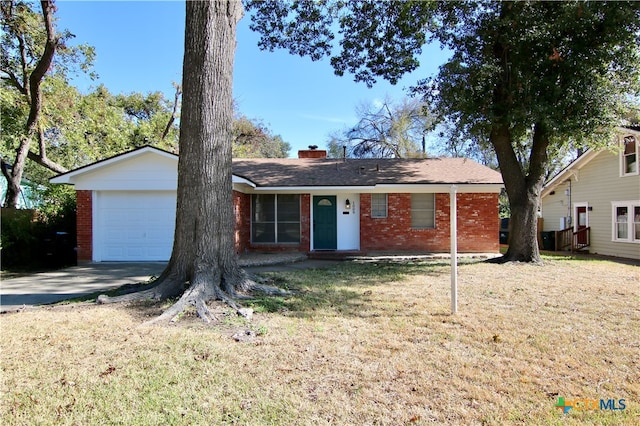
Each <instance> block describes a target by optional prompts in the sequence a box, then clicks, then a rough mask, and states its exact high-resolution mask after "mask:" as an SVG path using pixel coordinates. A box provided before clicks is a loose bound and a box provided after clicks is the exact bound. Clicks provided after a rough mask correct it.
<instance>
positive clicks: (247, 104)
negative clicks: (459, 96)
mask: <svg viewBox="0 0 640 426" xmlns="http://www.w3.org/2000/svg"><path fill="white" fill-rule="evenodd" d="M56 4H57V7H58V12H57V17H58V24H57V26H58V29H59V30H62V29H68V30H69V31H71V33H73V34H75V35H76V38H75V39H74V42H75V43H87V44H90V45H92V46H94V47H95V49H96V61H95V67H94V70H95V71H96V72H97V73H98V75H99V79H98V80H97V81H94V82H87V81H80V80H78V81H76V85H77V86H78V87H79V88H80V89H81V90H82V91H85V92H86V91H87V90H89V88H90V87H91V86H97V85H98V84H100V83H102V84H104V85H105V86H106V87H107V88H108V89H109V90H110V91H111V92H112V93H130V92H142V93H147V92H154V91H162V92H164V93H165V94H166V96H167V98H169V99H173V93H174V89H173V87H172V82H174V81H175V82H178V83H179V82H180V81H181V76H182V54H183V50H184V48H183V43H184V13H185V12H184V9H185V5H184V1H138V2H129V1H105V2H102V1H68V0H58V2H57V3H56ZM257 41H258V35H257V34H254V33H253V32H252V31H251V30H250V29H249V18H248V17H246V16H245V18H243V19H242V20H241V21H240V24H239V26H238V44H237V48H236V59H235V70H234V98H235V99H236V102H237V104H238V107H239V110H240V112H241V113H243V114H244V115H246V116H247V117H249V118H255V119H260V120H262V121H263V122H264V123H265V124H267V125H268V127H269V128H270V129H271V130H272V131H273V133H274V134H279V135H281V136H282V138H283V139H284V140H285V141H287V142H289V143H290V144H291V147H292V149H291V153H290V156H293V157H295V156H296V155H297V151H298V150H299V149H305V148H306V147H307V146H308V145H318V146H319V147H321V148H324V147H325V146H326V143H327V140H328V134H329V133H331V132H332V131H336V130H340V129H342V128H344V127H346V126H353V125H354V124H355V123H356V122H357V118H356V114H355V108H356V106H357V105H359V104H361V103H365V102H379V101H381V100H383V99H384V98H385V97H391V98H392V99H398V100H399V99H401V98H402V97H403V96H405V91H404V89H406V88H408V87H409V86H411V85H412V84H414V83H415V82H416V81H417V80H419V79H420V78H424V77H427V76H429V75H432V74H434V73H436V72H437V69H438V66H439V65H440V64H441V63H443V61H444V60H445V59H446V55H445V54H443V53H442V52H441V51H440V49H439V46H437V45H433V46H428V47H426V48H425V52H424V53H423V55H422V57H421V66H420V68H419V69H418V70H417V71H416V72H414V73H413V74H411V75H407V76H405V77H404V78H403V79H402V80H401V81H400V82H399V83H398V84H397V85H395V86H392V85H390V84H389V83H387V82H385V81H379V82H378V83H377V84H376V85H375V86H374V87H373V88H371V89H369V88H367V87H366V86H365V85H364V84H362V83H355V82H353V76H351V75H345V76H343V77H337V76H335V75H334V74H333V69H332V68H331V66H330V64H329V61H328V59H326V60H322V61H318V62H313V61H311V60H310V59H309V58H306V57H305V58H301V57H298V56H292V55H290V54H289V53H288V52H286V51H284V50H280V51H275V52H263V51H260V49H259V48H258V46H257Z"/></svg>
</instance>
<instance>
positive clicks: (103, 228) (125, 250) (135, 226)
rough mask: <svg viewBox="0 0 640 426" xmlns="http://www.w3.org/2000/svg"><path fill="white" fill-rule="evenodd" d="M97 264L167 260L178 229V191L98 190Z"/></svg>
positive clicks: (94, 253)
mask: <svg viewBox="0 0 640 426" xmlns="http://www.w3.org/2000/svg"><path fill="white" fill-rule="evenodd" d="M95 205H96V210H95V214H94V220H95V222H96V223H95V227H94V229H95V232H94V236H93V237H94V242H93V244H94V247H93V260H94V261H166V260H169V257H170V256H171V248H172V245H173V231H174V228H175V218H176V214H175V210H176V193H175V192H174V191H97V192H96V195H95Z"/></svg>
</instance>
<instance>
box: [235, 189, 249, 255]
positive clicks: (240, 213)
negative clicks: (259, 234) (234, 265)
mask: <svg viewBox="0 0 640 426" xmlns="http://www.w3.org/2000/svg"><path fill="white" fill-rule="evenodd" d="M233 213H234V215H235V220H236V224H235V242H236V253H238V254H241V253H244V252H245V251H246V250H248V248H249V245H250V238H251V195H248V194H243V193H241V192H238V191H233Z"/></svg>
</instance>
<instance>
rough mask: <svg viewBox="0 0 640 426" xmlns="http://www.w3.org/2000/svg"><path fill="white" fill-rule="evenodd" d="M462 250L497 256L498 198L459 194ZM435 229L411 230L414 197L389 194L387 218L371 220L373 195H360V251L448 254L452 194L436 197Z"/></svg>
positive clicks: (459, 236) (459, 225)
mask: <svg viewBox="0 0 640 426" xmlns="http://www.w3.org/2000/svg"><path fill="white" fill-rule="evenodd" d="M457 204H458V250H459V251H461V252H497V251H498V249H499V235H498V231H499V220H498V194H458V199H457ZM435 216H436V218H435V219H436V223H435V228H433V229H412V228H411V194H388V215H387V217H386V218H371V195H370V194H361V195H360V250H361V251H364V252H367V251H389V252H403V251H404V252H448V251H449V249H450V247H451V244H450V240H449V233H450V229H449V228H450V226H449V225H450V221H449V194H448V193H447V194H436V213H435Z"/></svg>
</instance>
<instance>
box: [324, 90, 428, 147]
mask: <svg viewBox="0 0 640 426" xmlns="http://www.w3.org/2000/svg"><path fill="white" fill-rule="evenodd" d="M356 114H357V115H358V117H359V120H358V123H357V124H356V125H355V126H353V127H351V128H348V129H346V130H343V131H341V132H336V133H334V134H333V135H332V136H331V140H330V141H329V147H328V148H329V152H330V153H332V155H333V156H338V157H341V156H342V155H343V149H342V148H343V147H345V148H346V150H347V156H348V157H355V158H409V157H420V156H422V155H423V151H424V146H423V142H424V138H425V135H426V133H427V132H428V131H429V130H430V129H431V127H432V124H433V123H432V122H433V119H432V117H431V116H430V114H429V112H428V110H427V107H426V105H425V104H424V102H422V101H421V100H419V99H417V98H405V99H403V100H402V101H400V102H394V101H393V100H391V99H385V101H384V102H382V105H374V104H363V105H361V106H360V107H359V108H357V110H356Z"/></svg>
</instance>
